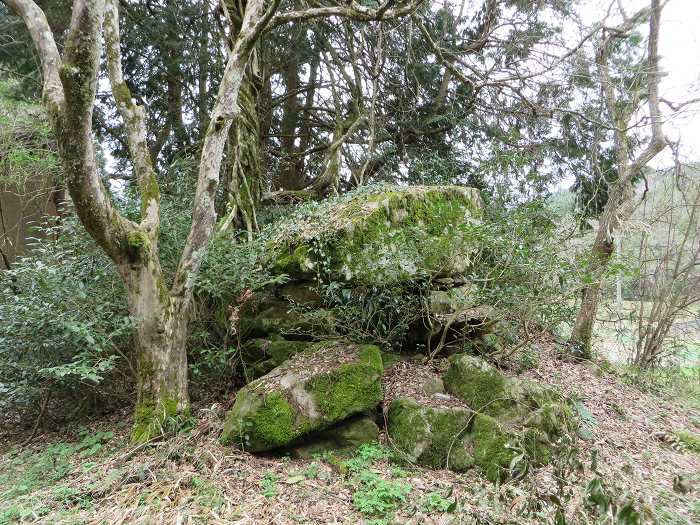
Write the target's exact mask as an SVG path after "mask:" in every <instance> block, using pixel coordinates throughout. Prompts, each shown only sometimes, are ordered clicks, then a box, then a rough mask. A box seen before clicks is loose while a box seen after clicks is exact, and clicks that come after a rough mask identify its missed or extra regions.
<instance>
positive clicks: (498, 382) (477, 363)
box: [443, 354, 512, 414]
mask: <svg viewBox="0 0 700 525" xmlns="http://www.w3.org/2000/svg"><path fill="white" fill-rule="evenodd" d="M443 380H444V382H445V388H446V389H447V391H448V392H450V393H451V394H453V395H455V396H457V397H459V398H460V399H461V400H462V401H464V402H465V403H467V405H469V407H470V408H472V410H476V411H478V412H484V413H486V414H497V413H499V412H503V411H504V410H505V409H507V408H508V407H510V406H511V404H512V403H511V402H510V401H509V399H508V394H507V389H506V383H507V380H506V378H505V377H504V376H503V375H502V374H501V373H500V372H499V371H498V370H496V369H495V368H494V367H492V366H491V365H489V364H488V363H486V362H485V361H483V360H482V359H479V358H476V357H472V356H468V355H464V354H458V355H455V356H452V357H451V358H450V367H449V368H448V369H447V372H446V373H445V376H444V378H443Z"/></svg>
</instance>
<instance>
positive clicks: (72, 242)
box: [0, 218, 132, 408]
mask: <svg viewBox="0 0 700 525" xmlns="http://www.w3.org/2000/svg"><path fill="white" fill-rule="evenodd" d="M40 234H41V238H37V239H34V241H33V245H32V247H31V248H32V253H31V256H27V257H23V258H21V259H19V260H18V261H16V262H15V263H14V264H13V266H12V269H11V270H8V271H3V272H2V273H1V274H0V326H1V327H2V329H1V330H0V388H2V391H1V392H0V393H1V394H2V397H0V404H1V405H2V406H3V408H6V407H7V406H8V405H14V406H26V405H29V404H31V403H33V402H35V401H36V400H37V399H38V398H39V397H41V396H43V395H46V394H47V393H49V392H51V394H52V395H61V396H63V395H73V396H75V397H76V398H80V399H88V398H89V397H90V394H89V392H92V394H96V393H99V392H100V391H101V387H102V386H103V385H104V384H105V380H106V379H107V378H109V377H111V376H113V375H114V374H115V373H116V372H117V371H118V370H119V366H118V365H121V366H122V367H128V365H129V363H128V361H126V360H125V359H124V357H125V352H126V349H127V348H128V347H129V344H130V334H131V331H132V323H131V321H130V319H129V317H128V315H127V311H126V304H125V297H124V290H123V287H122V285H121V280H120V278H119V276H118V275H117V273H116V271H115V270H114V267H113V265H112V263H111V262H110V261H109V260H107V259H106V257H105V256H103V255H102V252H101V251H100V250H99V249H98V248H97V247H96V246H95V245H94V243H93V242H92V241H91V240H89V239H88V238H87V236H86V234H85V233H84V232H83V229H82V227H81V226H80V225H79V224H78V223H77V220H75V219H73V218H67V219H66V220H65V222H64V224H63V225H61V226H60V227H59V226H55V227H46V228H44V229H43V230H42V231H41V232H40ZM120 361H121V362H120ZM121 383H122V384H123V383H124V381H121ZM127 383H128V381H127ZM112 386H114V385H112ZM86 391H87V392H88V394H87V395H86Z"/></svg>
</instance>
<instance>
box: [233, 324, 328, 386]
mask: <svg viewBox="0 0 700 525" xmlns="http://www.w3.org/2000/svg"><path fill="white" fill-rule="evenodd" d="M313 344H314V343H311V342H308V341H288V340H286V339H284V338H282V337H281V336H278V335H275V334H273V335H272V336H270V338H257V339H250V340H249V341H246V342H245V343H244V344H243V346H242V347H241V358H242V360H243V364H244V367H243V371H244V374H245V376H246V378H247V379H255V378H257V377H260V376H263V375H265V374H267V373H268V372H270V371H271V370H273V369H274V368H276V367H278V366H280V365H281V364H283V363H284V362H285V361H287V360H288V359H290V358H291V357H292V356H294V355H296V354H298V353H300V352H303V351H304V350H306V349H307V348H309V347H310V346H311V345H313Z"/></svg>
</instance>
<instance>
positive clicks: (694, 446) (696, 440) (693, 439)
mask: <svg viewBox="0 0 700 525" xmlns="http://www.w3.org/2000/svg"><path fill="white" fill-rule="evenodd" d="M673 435H674V436H676V438H678V440H679V441H680V442H681V443H683V445H684V446H685V448H687V449H688V450H690V451H692V452H695V453H697V454H700V435H698V434H696V433H694V432H691V431H690V430H676V431H675V432H674V433H673Z"/></svg>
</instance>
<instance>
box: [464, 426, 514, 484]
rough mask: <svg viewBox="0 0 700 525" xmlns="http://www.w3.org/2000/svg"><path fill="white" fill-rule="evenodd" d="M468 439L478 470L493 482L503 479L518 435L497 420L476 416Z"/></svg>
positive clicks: (512, 455)
mask: <svg viewBox="0 0 700 525" xmlns="http://www.w3.org/2000/svg"><path fill="white" fill-rule="evenodd" d="M470 438H471V440H472V442H473V444H474V462H475V464H476V465H477V466H478V467H479V469H480V470H481V471H482V472H483V473H484V475H485V476H486V477H487V478H488V479H489V480H491V481H493V482H496V481H499V480H502V479H504V478H505V477H506V476H507V474H508V468H509V466H510V463H511V461H512V460H513V458H514V457H515V455H516V453H517V452H516V450H517V448H516V447H517V444H518V435H517V434H516V433H515V432H512V431H509V430H508V429H507V427H506V426H504V425H503V424H502V423H501V422H499V421H498V420H497V419H495V418H493V417H491V416H487V415H486V414H477V415H476V416H474V425H473V427H472V429H471V435H470Z"/></svg>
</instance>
